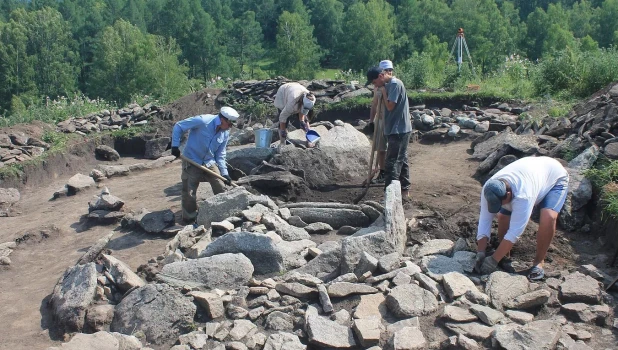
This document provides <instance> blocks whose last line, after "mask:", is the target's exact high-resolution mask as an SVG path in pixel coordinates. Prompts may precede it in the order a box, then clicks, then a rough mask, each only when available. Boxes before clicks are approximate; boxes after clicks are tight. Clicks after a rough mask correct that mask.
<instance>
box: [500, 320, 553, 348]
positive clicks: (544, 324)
mask: <svg viewBox="0 0 618 350" xmlns="http://www.w3.org/2000/svg"><path fill="white" fill-rule="evenodd" d="M560 335H561V330H560V323H558V322H556V321H551V320H543V321H533V322H530V323H528V324H527V325H525V326H522V325H519V324H517V323H510V324H506V325H498V326H496V329H495V331H494V332H493V334H492V336H493V339H494V340H495V341H496V342H497V343H498V344H499V345H500V348H502V349H506V350H525V349H530V350H533V349H534V350H537V349H538V350H552V349H554V348H555V346H556V343H557V342H558V339H560Z"/></svg>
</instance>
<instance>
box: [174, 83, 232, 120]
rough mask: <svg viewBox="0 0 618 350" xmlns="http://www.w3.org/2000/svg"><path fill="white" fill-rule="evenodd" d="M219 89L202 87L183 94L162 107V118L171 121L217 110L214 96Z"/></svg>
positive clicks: (212, 112)
mask: <svg viewBox="0 0 618 350" xmlns="http://www.w3.org/2000/svg"><path fill="white" fill-rule="evenodd" d="M219 93H221V90H219V89H204V90H200V91H196V92H194V93H191V94H189V95H186V96H183V97H181V98H179V99H178V100H176V101H174V102H172V103H170V104H168V105H167V106H165V107H164V108H163V119H165V120H169V121H171V122H172V125H173V123H175V122H177V121H179V120H182V119H185V118H188V117H192V116H195V115H199V114H214V113H217V112H218V111H219V105H218V103H217V102H216V98H217V96H218V95H219Z"/></svg>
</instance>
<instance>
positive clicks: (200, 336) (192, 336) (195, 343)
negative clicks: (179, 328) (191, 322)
mask: <svg viewBox="0 0 618 350" xmlns="http://www.w3.org/2000/svg"><path fill="white" fill-rule="evenodd" d="M207 340H208V335H206V334H204V333H203V332H199V331H195V332H191V333H187V334H183V335H181V336H180V337H178V341H179V342H180V345H188V346H190V348H189V349H191V348H193V349H201V348H203V347H204V345H206V342H207Z"/></svg>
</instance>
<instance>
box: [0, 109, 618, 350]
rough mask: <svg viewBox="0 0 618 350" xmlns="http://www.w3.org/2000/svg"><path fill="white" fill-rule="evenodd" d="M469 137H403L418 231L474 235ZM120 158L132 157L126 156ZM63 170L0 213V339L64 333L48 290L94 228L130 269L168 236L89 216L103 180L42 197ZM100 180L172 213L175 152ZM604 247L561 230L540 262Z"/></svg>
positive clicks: (12, 342) (375, 196)
mask: <svg viewBox="0 0 618 350" xmlns="http://www.w3.org/2000/svg"><path fill="white" fill-rule="evenodd" d="M193 112H195V111H191V113H193ZM468 146H469V143H468V142H465V143H463V142H460V143H450V144H435V145H421V144H411V145H410V148H409V152H410V169H411V177H412V183H413V188H412V192H411V198H412V199H413V200H412V201H411V202H409V203H406V204H405V210H406V216H407V217H412V216H413V215H415V216H416V218H417V220H418V223H419V231H418V237H419V239H421V238H423V237H431V238H450V239H457V238H458V237H464V238H466V239H467V240H468V241H470V242H473V241H474V234H475V231H476V220H477V219H478V202H479V195H480V190H481V185H480V184H479V183H478V182H477V181H476V180H474V179H473V178H472V175H473V174H474V171H475V170H476V167H477V165H478V164H477V162H475V161H471V160H468V154H467V149H468ZM122 161H123V162H135V161H136V160H133V159H125V158H123V160H122ZM69 177H70V176H69V175H66V176H60V177H58V178H55V179H50V182H49V184H47V185H44V186H38V187H32V188H25V189H23V190H22V191H21V194H22V199H21V201H20V202H18V204H17V206H16V207H15V208H14V209H15V210H16V211H18V212H21V215H19V216H16V217H9V218H1V219H0V220H1V223H2V229H1V230H0V242H7V241H11V240H16V239H19V241H20V244H19V245H18V248H17V249H16V251H14V252H13V253H12V255H11V256H10V258H11V260H12V265H11V266H10V267H8V268H4V269H2V270H0V315H1V317H0V349H45V348H46V347H48V346H52V345H57V344H58V343H59V342H60V341H62V339H61V338H60V337H59V336H58V335H57V334H54V332H50V331H49V329H50V325H51V320H50V316H49V310H48V308H47V300H48V298H49V295H50V293H51V292H52V289H53V287H54V285H55V283H56V282H57V281H58V279H59V278H60V276H61V274H62V273H63V272H64V271H65V269H66V268H68V267H69V266H72V265H73V264H75V262H76V261H77V260H78V259H79V257H80V256H81V255H82V254H83V253H84V252H85V251H86V250H87V249H88V247H89V246H90V245H92V244H93V243H95V242H96V241H97V240H98V239H99V238H100V237H102V236H104V235H106V234H107V233H109V232H110V231H114V232H115V235H114V237H113V239H112V241H111V242H110V245H109V248H110V249H111V250H112V252H113V254H114V256H116V257H117V258H119V259H120V260H122V261H124V262H125V263H127V264H128V265H129V266H130V267H131V268H132V269H133V270H134V271H135V270H136V269H137V267H138V266H139V265H141V264H143V263H146V262H147V261H148V259H150V258H152V257H156V256H157V255H159V254H161V253H163V251H164V246H165V244H166V243H167V241H168V239H170V238H171V237H164V236H153V235H150V234H146V233H143V232H141V231H122V230H120V229H119V227H118V226H117V225H110V226H91V225H89V224H88V223H87V222H86V221H85V220H84V218H83V215H85V214H87V208H88V206H87V203H88V201H89V200H90V199H91V198H92V196H93V195H95V194H98V193H99V191H100V189H97V188H92V189H90V190H88V191H86V192H85V193H80V194H78V195H77V196H74V197H67V198H61V199H58V200H56V201H50V200H49V199H50V198H51V196H52V193H53V192H54V191H55V190H57V189H58V188H59V187H61V186H63V185H64V184H65V183H66V181H67V180H68V178H69ZM361 182H362V179H355V180H354V181H349V182H347V183H343V184H340V185H338V186H332V187H331V188H325V189H322V191H313V192H310V193H308V194H306V195H305V196H304V197H302V198H299V200H303V201H305V200H306V201H337V202H346V203H351V202H352V199H353V198H354V197H356V196H357V195H358V194H359V193H360V192H361V190H362V188H361V187H360V185H359V184H360V183H361ZM102 185H104V186H108V187H109V189H110V191H111V193H112V194H114V195H116V196H118V197H120V198H122V199H123V200H125V202H126V206H127V207H128V209H131V210H137V209H140V208H142V207H144V208H147V209H149V210H151V211H155V210H163V209H168V208H170V209H171V210H172V211H174V212H175V213H178V211H179V209H180V162H178V161H175V162H173V163H172V164H171V165H168V166H166V167H164V168H160V169H153V170H149V171H146V172H143V173H135V174H132V175H130V176H127V177H119V178H112V179H109V180H106V182H104V183H103V184H102ZM200 195H201V196H203V197H206V196H210V195H212V193H211V192H210V188H209V186H208V185H207V184H205V185H203V186H202V187H201V192H200ZM365 199H366V200H376V201H380V200H382V199H383V188H382V186H381V185H373V186H372V187H371V188H370V190H369V192H368V194H367V196H366V197H365ZM536 227H537V225H536V223H534V222H531V223H530V224H529V227H528V229H527V231H526V233H525V234H524V235H523V238H522V239H521V241H520V242H518V244H517V245H516V248H515V250H514V252H513V258H514V259H517V260H520V261H522V262H524V263H529V261H531V259H532V256H533V254H534V247H535V239H534V232H535V230H536ZM316 240H317V239H316ZM604 249H605V248H604V247H603V246H601V244H599V242H598V240H597V238H596V237H594V236H593V235H589V234H587V235H584V234H577V233H573V234H567V233H564V232H558V234H557V237H556V239H555V240H554V243H553V245H552V249H551V251H550V260H551V262H550V263H549V264H548V268H547V269H548V270H549V271H554V270H557V271H560V270H563V269H565V268H568V267H571V266H575V265H576V264H580V263H587V262H593V263H595V264H597V266H605V265H603V264H604V263H605V260H606V259H605V258H606V257H607V255H610V254H611V252H608V251H604ZM604 257H605V258H604ZM426 327H429V325H424V326H423V331H424V332H425V331H428V332H429V331H430V330H429V329H425V328H426ZM52 329H53V327H52ZM433 332H434V333H429V334H426V336H428V338H429V340H437V338H439V337H443V335H440V334H439V333H440V330H439V329H437V328H436V329H435V330H434V331H433ZM434 338H435V339H434Z"/></svg>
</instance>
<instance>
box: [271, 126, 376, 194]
mask: <svg viewBox="0 0 618 350" xmlns="http://www.w3.org/2000/svg"><path fill="white" fill-rule="evenodd" d="M313 130H316V131H317V132H318V133H319V134H320V136H321V139H320V145H319V147H316V148H311V149H302V148H297V147H294V146H292V145H288V146H285V147H283V148H282V149H281V151H280V153H279V154H277V155H275V156H274V157H273V162H274V163H276V164H280V165H283V166H286V167H288V168H290V169H301V170H303V171H304V173H305V180H306V181H307V183H308V184H309V186H312V187H320V186H325V185H330V184H335V183H341V181H345V180H347V179H351V178H354V177H360V176H365V175H366V173H367V167H368V163H369V157H368V155H369V152H370V151H371V144H370V143H369V140H368V139H367V137H366V136H365V135H364V134H363V133H361V132H360V131H358V130H356V129H355V128H354V127H353V126H352V125H350V124H344V125H343V126H335V127H333V128H332V129H330V130H328V129H327V128H326V127H324V126H318V127H316V128H314V129H313ZM300 132H302V133H303V134H304V132H303V131H302V130H301V131H300Z"/></svg>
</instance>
